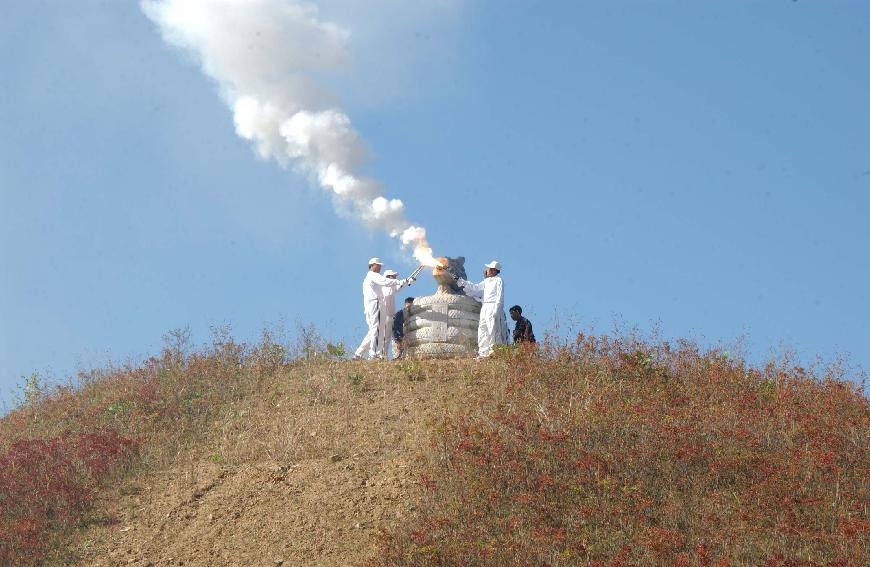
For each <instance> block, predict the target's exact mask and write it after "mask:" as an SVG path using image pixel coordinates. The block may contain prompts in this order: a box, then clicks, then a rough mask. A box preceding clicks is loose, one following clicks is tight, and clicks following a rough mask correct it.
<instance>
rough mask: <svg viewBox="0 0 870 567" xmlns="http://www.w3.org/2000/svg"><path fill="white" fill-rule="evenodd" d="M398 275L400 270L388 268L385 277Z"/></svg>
mask: <svg viewBox="0 0 870 567" xmlns="http://www.w3.org/2000/svg"><path fill="white" fill-rule="evenodd" d="M398 275H399V272H397V271H395V270H387V271H386V272H384V277H386V276H398Z"/></svg>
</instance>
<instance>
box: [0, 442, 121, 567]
mask: <svg viewBox="0 0 870 567" xmlns="http://www.w3.org/2000/svg"><path fill="white" fill-rule="evenodd" d="M133 450H134V444H133V443H132V442H131V441H130V440H128V439H124V438H122V437H120V436H119V435H118V434H117V433H115V432H114V431H102V432H99V433H90V434H85V435H78V436H72V435H70V434H63V435H61V436H60V437H55V438H51V439H25V440H19V441H16V442H14V443H12V445H11V446H10V447H9V449H8V450H6V451H5V452H4V453H2V454H0V564H4V565H7V564H10V563H13V562H25V561H28V560H29V561H33V562H36V561H38V559H39V555H40V553H41V552H42V551H43V549H44V547H45V546H46V545H47V542H46V537H47V535H48V534H49V532H50V531H51V532H54V531H57V530H64V529H67V528H69V527H71V526H73V525H75V524H76V523H77V522H79V520H80V519H81V518H82V516H83V515H84V514H85V513H86V512H87V510H88V509H89V508H90V506H91V504H92V503H93V499H94V489H95V488H96V486H97V485H98V484H99V483H100V481H101V480H103V479H104V478H105V477H106V476H107V475H108V474H109V473H110V472H111V471H112V470H113V469H115V468H116V467H117V466H118V465H120V464H123V463H124V462H125V461H127V459H128V458H129V457H130V456H131V455H132V453H133Z"/></svg>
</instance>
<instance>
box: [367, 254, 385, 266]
mask: <svg viewBox="0 0 870 567" xmlns="http://www.w3.org/2000/svg"><path fill="white" fill-rule="evenodd" d="M372 264H380V265H381V266H383V265H384V261H383V260H381V259H380V258H378V257H377V256H375V257H374V258H372V259H371V260H369V266H371V265H372Z"/></svg>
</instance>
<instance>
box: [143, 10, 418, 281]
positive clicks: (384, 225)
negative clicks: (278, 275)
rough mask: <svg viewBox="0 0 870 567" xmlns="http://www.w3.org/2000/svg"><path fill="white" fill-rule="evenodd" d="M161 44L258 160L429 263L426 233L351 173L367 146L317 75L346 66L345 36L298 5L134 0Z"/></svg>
mask: <svg viewBox="0 0 870 567" xmlns="http://www.w3.org/2000/svg"><path fill="white" fill-rule="evenodd" d="M141 8H142V11H143V12H144V13H145V14H146V15H147V16H148V18H150V19H151V20H152V21H153V22H154V23H155V24H157V26H158V28H159V29H160V32H161V34H162V36H163V39H164V40H165V41H166V42H167V43H169V44H171V45H173V46H176V47H178V48H181V49H183V50H184V51H186V52H188V53H189V54H190V55H191V56H193V58H194V59H195V60H196V61H197V62H198V63H199V64H200V66H201V67H202V70H203V72H204V73H205V74H206V75H208V76H209V77H211V78H212V79H214V80H215V81H216V83H217V84H218V87H219V89H220V94H221V96H222V97H223V99H224V100H225V101H226V103H227V105H228V106H229V107H230V108H231V109H232V111H233V120H234V122H235V128H236V133H238V135H239V136H241V137H242V138H244V139H246V140H250V141H251V143H252V144H253V145H254V147H255V148H256V151H257V153H258V154H259V155H260V156H261V157H262V158H264V159H275V160H277V161H278V162H279V163H281V164H282V165H284V166H286V165H292V166H293V167H295V168H296V169H297V170H299V171H300V172H302V173H303V174H305V175H307V176H309V177H310V178H311V179H312V180H314V181H315V182H316V183H317V184H319V185H320V186H321V187H322V188H323V189H325V190H327V191H328V192H329V193H330V194H331V195H332V197H333V200H334V202H335V204H336V206H338V207H340V208H342V209H349V210H350V211H351V212H352V214H353V215H354V216H356V217H357V218H359V219H360V220H361V221H362V222H364V223H365V224H367V225H368V226H370V227H372V228H375V229H379V230H383V231H385V232H387V233H388V234H389V235H390V236H392V237H394V238H397V239H399V241H400V242H401V244H402V246H403V247H412V248H413V249H414V256H415V257H416V258H417V259H418V260H420V261H421V262H423V263H427V264H430V265H431V264H432V262H433V259H432V253H431V249H430V248H429V245H428V242H427V241H426V230H425V229H424V228H423V227H421V226H416V225H414V224H412V223H411V222H410V221H409V220H408V218H407V216H406V213H405V206H404V204H403V203H402V201H401V200H399V199H388V198H387V197H385V196H384V188H383V186H382V185H381V184H380V183H379V182H378V181H376V180H374V179H371V178H367V177H363V176H360V175H359V174H358V173H357V172H358V171H359V168H360V167H361V165H362V164H363V163H364V162H365V161H366V159H367V158H368V157H369V152H368V149H367V147H366V145H365V143H364V142H363V141H362V139H361V138H360V136H359V134H358V133H357V131H356V130H355V129H354V128H353V125H352V124H351V121H350V118H349V117H348V116H347V115H346V114H345V113H344V112H342V111H341V110H340V109H339V108H338V104H337V99H336V98H335V97H334V96H333V95H332V93H330V92H329V91H328V90H326V89H324V88H323V87H322V86H321V85H320V84H318V82H317V81H316V79H315V77H316V76H317V74H318V73H324V72H329V71H335V70H340V69H341V68H343V67H346V66H347V65H348V64H349V56H348V50H347V42H348V39H349V37H350V32H349V31H348V30H346V29H344V28H342V27H340V26H338V25H336V24H333V23H330V22H325V21H322V20H320V18H319V14H318V9H317V7H316V6H315V5H313V4H311V3H309V2H305V1H302V0H141Z"/></svg>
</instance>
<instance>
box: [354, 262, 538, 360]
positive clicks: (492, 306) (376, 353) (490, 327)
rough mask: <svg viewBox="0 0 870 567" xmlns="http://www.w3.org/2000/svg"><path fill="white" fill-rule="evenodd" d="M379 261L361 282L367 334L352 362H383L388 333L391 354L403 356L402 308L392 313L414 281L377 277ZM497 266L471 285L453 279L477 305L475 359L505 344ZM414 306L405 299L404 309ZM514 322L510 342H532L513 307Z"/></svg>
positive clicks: (390, 274) (519, 310)
mask: <svg viewBox="0 0 870 567" xmlns="http://www.w3.org/2000/svg"><path fill="white" fill-rule="evenodd" d="M383 265H384V263H383V261H382V260H381V259H380V258H377V257H375V258H372V259H370V260H369V271H368V272H367V273H366V276H365V278H364V279H363V285H362V291H363V309H364V312H365V318H366V324H367V325H368V331H367V332H366V336H365V337H364V338H363V340H362V342H361V343H360V345H359V348H357V349H356V352H355V353H354V359H355V360H360V359H363V358H365V357H368V358H369V359H387V358H388V346H389V340H388V339H387V337H388V336H389V335H388V333H390V332H391V333H392V339H393V340H392V343H393V355H394V357H395V358H401V357H402V356H403V353H404V309H401V310H399V311H396V306H395V302H396V297H395V295H396V293H397V292H398V291H399V290H400V289H402V288H403V287H406V286H410V285H411V284H413V283H414V282H415V281H416V278H414V277H409V278H405V279H402V280H400V279H398V274H397V273H396V272H395V271H393V270H387V271H385V272H384V274H383V275H381V269H382V268H383ZM500 274H501V264H500V263H499V262H497V261H492V262H490V263H488V264H486V265H485V266H484V278H483V281H481V282H479V283H473V282H470V281H467V280H465V279H463V278H457V281H456V284H457V285H458V286H459V288H460V289H462V290H463V291H464V292H465V293H466V295H468V296H469V297H472V298H474V299H476V300H478V301H480V302H481V308H480V323H479V325H478V329H477V346H478V358H486V357H488V356H490V355H491V354H492V353H493V349H494V347H495V346H496V345H500V344H508V342H509V335H508V327H507V320H506V319H505V316H504V283H503V282H502V279H501V275H500ZM413 303H414V298H413V297H408V298H406V299H405V305H404V307H405V308H408V307H410V306H411V305H413ZM509 313H510V317H511V319H512V320H513V321H515V323H516V324H515V326H514V330H513V342H514V343H515V344H520V343H527V344H534V343H535V334H534V332H533V331H532V323H531V322H530V321H529V320H528V319H526V318H525V317H523V314H522V313H523V309H522V307H520V306H519V305H514V306H513V307H511V308H510V310H509Z"/></svg>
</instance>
